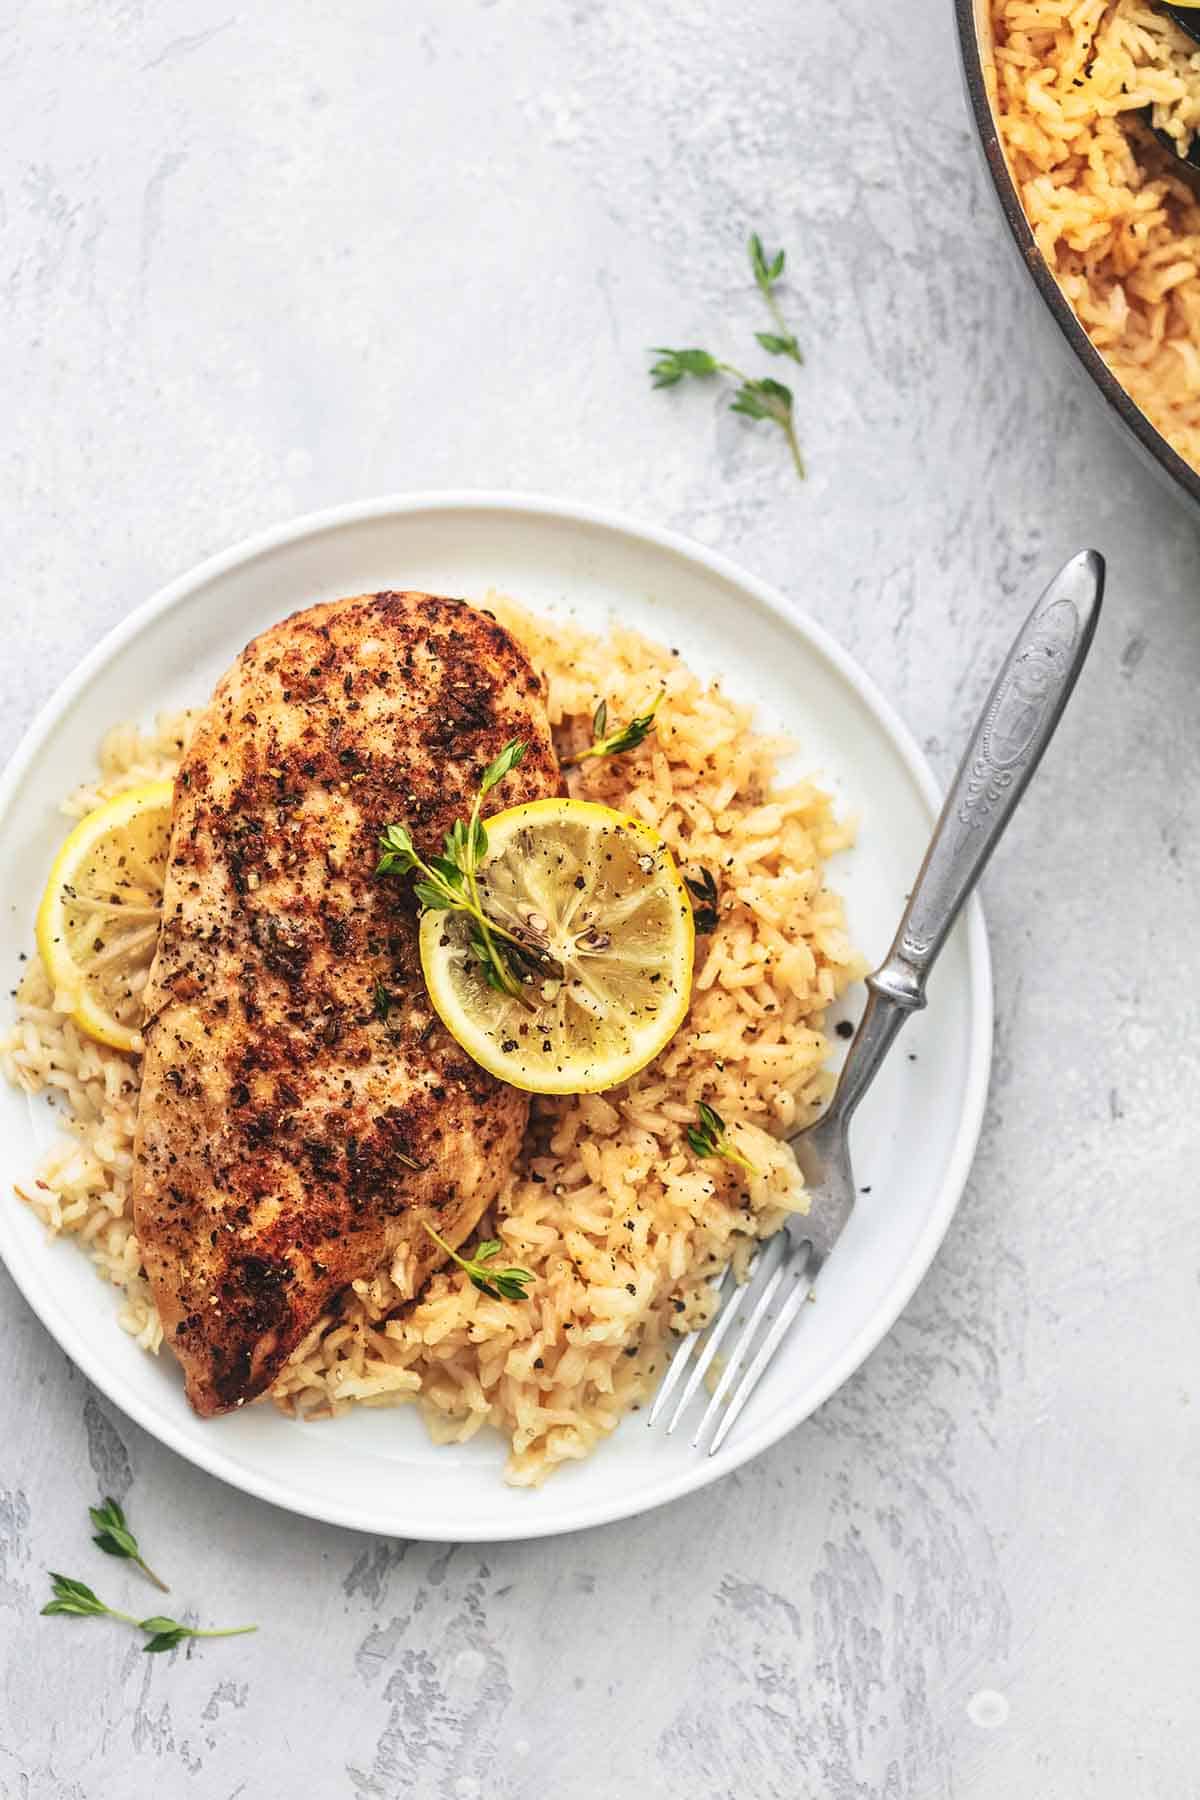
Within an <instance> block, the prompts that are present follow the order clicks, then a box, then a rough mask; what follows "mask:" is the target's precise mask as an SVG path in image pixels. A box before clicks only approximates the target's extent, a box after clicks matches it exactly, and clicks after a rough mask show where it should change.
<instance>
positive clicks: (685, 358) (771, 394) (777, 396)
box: [650, 232, 805, 480]
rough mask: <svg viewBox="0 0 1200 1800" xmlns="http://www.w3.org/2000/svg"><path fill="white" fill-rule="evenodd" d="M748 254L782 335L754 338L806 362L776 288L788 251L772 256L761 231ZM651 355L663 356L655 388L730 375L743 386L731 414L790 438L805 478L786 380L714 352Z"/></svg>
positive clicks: (654, 372)
mask: <svg viewBox="0 0 1200 1800" xmlns="http://www.w3.org/2000/svg"><path fill="white" fill-rule="evenodd" d="M749 250H750V267H751V269H752V270H753V273H754V280H755V284H756V286H757V287H758V290H759V292H760V293H761V294H762V296H763V299H764V300H765V301H766V303H767V308H768V310H769V311H770V314H771V318H772V319H773V321H774V323H775V324H776V326H777V327H778V330H777V331H756V332H755V334H754V335H755V338H756V340H757V342H758V343H759V344H760V345H761V346H762V348H763V349H764V350H767V351H769V352H770V354H771V355H772V356H789V357H791V359H792V361H793V362H796V363H802V362H803V361H804V357H803V355H802V354H801V351H800V346H799V344H798V343H797V342H796V339H795V336H794V335H793V333H792V332H790V331H789V330H788V328H787V325H786V323H785V322H784V318H783V315H782V313H781V312H780V310H779V302H778V300H777V299H776V298H775V293H774V289H775V286H776V284H777V283H778V282H779V281H780V280H781V278H782V276H783V269H784V263H785V261H786V257H785V253H784V252H783V251H782V250H779V251H777V252H776V254H775V255H774V256H773V257H769V256H768V255H767V253H766V251H765V250H764V249H763V244H762V239H761V238H760V237H759V235H758V233H757V232H754V233H752V235H751V237H750V242H749ZM651 355H653V356H656V357H657V358H658V361H657V362H655V363H653V364H652V365H651V368H650V379H651V382H652V383H653V385H654V386H655V387H656V388H668V387H674V386H675V384H676V383H677V382H679V381H682V380H683V379H684V377H685V376H688V375H692V376H695V377H697V378H699V379H700V380H705V379H708V378H711V377H712V376H714V375H726V376H729V377H730V379H731V380H733V381H736V382H737V384H738V385H737V389H736V391H735V393H734V396H733V399H732V400H731V401H730V403H729V410H730V412H735V413H741V414H742V415H743V416H744V417H745V418H747V419H765V420H766V421H767V422H768V423H769V424H772V425H777V426H778V427H779V429H780V430H781V431H782V433H783V435H784V437H785V438H786V440H787V446H788V449H789V450H790V451H791V455H792V461H793V463H794V464H795V466H796V473H797V475H799V476H800V479H801V480H803V479H804V473H805V470H804V458H803V456H802V455H801V452H800V442H799V439H798V438H797V436H796V422H795V418H794V416H793V398H792V390H791V389H790V388H789V387H785V386H784V384H783V382H782V381H776V380H774V378H773V377H772V376H770V375H762V376H751V375H747V374H746V373H745V371H744V370H743V369H739V368H738V367H737V365H736V363H731V362H725V361H723V360H722V359H721V358H720V357H716V356H714V355H713V354H712V352H711V351H710V350H698V349H685V350H671V349H667V348H666V347H664V346H656V347H655V348H654V349H653V350H652V351H651Z"/></svg>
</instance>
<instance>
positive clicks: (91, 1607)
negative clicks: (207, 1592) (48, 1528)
mask: <svg viewBox="0 0 1200 1800" xmlns="http://www.w3.org/2000/svg"><path fill="white" fill-rule="evenodd" d="M93 1510H94V1509H93ZM117 1554H118V1555H120V1554H121V1552H117ZM50 1580H51V1582H52V1583H53V1591H54V1598H53V1599H52V1600H48V1601H47V1602H46V1604H45V1606H43V1608H42V1612H43V1614H44V1615H49V1614H54V1613H65V1614H67V1615H68V1616H70V1617H71V1618H76V1619H119V1620H120V1621H121V1623H122V1624H123V1625H132V1626H133V1628H134V1630H135V1631H142V1632H144V1633H145V1634H146V1638H147V1640H148V1641H147V1642H146V1643H144V1644H143V1645H142V1649H143V1650H145V1651H148V1652H149V1653H151V1654H154V1653H155V1652H157V1651H160V1650H173V1649H174V1648H175V1646H176V1644H180V1643H182V1642H183V1640H184V1638H214V1637H245V1635H246V1634H247V1632H251V1631H257V1630H258V1626H257V1625H232V1626H227V1627H226V1628H224V1629H223V1630H215V1631H214V1630H209V1631H204V1630H201V1629H200V1628H199V1627H198V1626H195V1625H181V1624H180V1623H179V1621H178V1619H167V1618H163V1617H162V1616H161V1615H159V1614H155V1615H154V1616H153V1617H152V1618H149V1619H138V1618H135V1617H134V1615H133V1614H132V1613H127V1612H121V1611H119V1610H118V1608H117V1607H115V1606H106V1605H105V1603H104V1601H103V1600H101V1599H100V1597H99V1595H98V1594H95V1593H93V1592H92V1589H91V1588H90V1587H88V1586H87V1585H86V1584H85V1583H84V1582H82V1581H73V1580H72V1579H71V1577H70V1576H69V1575H57V1574H55V1572H54V1570H53V1569H52V1570H51V1571H50Z"/></svg>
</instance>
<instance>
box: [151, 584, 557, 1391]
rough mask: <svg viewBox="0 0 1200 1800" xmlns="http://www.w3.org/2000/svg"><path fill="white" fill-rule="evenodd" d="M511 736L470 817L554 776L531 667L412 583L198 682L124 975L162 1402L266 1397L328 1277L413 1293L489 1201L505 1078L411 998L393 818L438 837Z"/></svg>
mask: <svg viewBox="0 0 1200 1800" xmlns="http://www.w3.org/2000/svg"><path fill="white" fill-rule="evenodd" d="M514 737H519V738H524V739H526V740H527V741H528V743H529V750H528V753H527V755H526V757H525V760H524V761H523V762H522V763H521V764H520V765H519V766H518V768H517V769H516V770H514V771H513V773H512V775H511V776H510V777H509V778H508V780H507V781H506V782H505V783H504V785H503V787H502V788H501V789H499V790H497V791H496V792H495V793H494V794H492V795H491V796H490V797H489V808H488V809H489V810H493V811H494V810H498V809H499V808H500V807H505V806H512V805H516V804H518V803H520V802H522V801H526V800H534V799H538V798H540V797H542V796H543V795H548V794H553V793H557V792H559V791H560V788H561V779H560V775H559V770H558V765H557V762H556V760H555V756H554V750H553V747H552V745H551V741H550V729H549V725H548V722H547V717H546V708H545V704H544V697H543V693H542V687H541V682H540V680H539V678H538V677H537V676H536V675H535V674H534V672H533V669H532V668H531V667H530V665H529V663H528V662H527V660H526V659H525V657H524V655H523V654H522V652H521V651H520V650H519V649H518V648H517V646H516V645H515V644H514V642H513V641H512V639H511V638H510V637H509V635H508V633H507V632H505V631H504V630H503V629H502V628H501V627H500V626H499V625H498V624H497V623H496V621H495V620H494V619H493V618H492V617H491V616H490V615H489V614H487V613H482V612H477V611H475V610H474V609H473V608H471V607H469V606H467V605H465V604H463V603H461V602H459V601H455V600H445V599H438V598H435V597H434V596H432V595H429V594H418V593H382V594H366V595H361V596H359V597H358V598H356V599H348V600H337V601H333V602H331V603H329V604H327V605H321V606H314V607H311V608H310V609H309V610H308V611H306V612H300V613H297V614H295V615H294V616H293V617H292V618H290V619H286V620H284V621H283V623H282V624H279V625H276V626H274V627H273V628H272V629H271V630H270V631H267V632H264V634H263V635H262V636H261V637H259V638H256V639H255V640H254V642H253V643H251V644H250V645H249V647H248V648H247V649H246V650H245V651H243V653H242V655H241V656H240V657H239V658H238V660H237V662H236V663H235V664H234V666H233V668H232V669H230V671H229V673H228V674H227V675H226V676H224V678H223V679H222V680H221V682H220V683H219V685H218V687H217V690H216V693H215V694H214V696H213V699H212V702H211V704H210V705H209V707H208V709H207V711H206V712H205V713H204V715H203V717H202V718H201V720H200V722H199V724H198V726H197V729H196V732H195V735H194V737H193V739H192V741H191V745H190V747H189V749H188V752H187V755H186V756H185V758H184V762H183V765H182V767H181V769H180V772H179V775H178V777H177V780H176V784H175V804H174V814H173V821H172V831H171V848H170V856H169V862H168V867H167V877H166V888H165V893H164V896H163V918H162V928H161V932H160V937H159V943H158V950H157V954H156V957H155V960H154V963H153V966H152V968H151V971H150V977H149V983H148V987H147V995H146V1001H147V1018H146V1024H145V1027H144V1032H143V1036H144V1040H145V1054H144V1061H143V1070H142V1089H141V1101H140V1109H139V1113H138V1128H137V1140H136V1145H135V1176H134V1216H135V1219H136V1226H137V1235H138V1239H139V1242H140V1244H141V1248H142V1254H143V1258H144V1261H145V1266H146V1271H147V1273H148V1275H149V1278H150V1282H151V1285H152V1287H153V1289H154V1294H155V1298H156V1300H157V1303H158V1309H159V1312H160V1313H161V1315H162V1320H163V1326H164V1329H165V1332H166V1337H167V1340H168V1342H169V1343H170V1345H171V1347H172V1349H173V1350H174V1352H175V1355H176V1356H177V1357H178V1359H179V1361H180V1363H181V1364H182V1365H183V1371H184V1375H185V1378H186V1383H187V1393H188V1398H189V1400H190V1401H191V1403H192V1405H193V1406H194V1407H195V1409H196V1411H197V1412H198V1413H201V1414H203V1415H210V1414H214V1413H219V1412H223V1411H225V1410H227V1409H228V1408H230V1407H234V1406H240V1405H241V1404H242V1403H243V1402H245V1401H248V1400H252V1399H254V1398H255V1397H256V1396H257V1395H259V1394H261V1393H263V1392H264V1391H265V1389H267V1388H268V1387H269V1386H270V1384H271V1382H272V1380H273V1379H274V1377H275V1376H276V1374H277V1373H278V1372H279V1369H280V1367H281V1366H282V1364H283V1363H284V1362H285V1361H286V1360H287V1358H288V1357H289V1356H290V1355H291V1353H292V1351H293V1350H294V1349H295V1348H296V1346H297V1345H298V1344H299V1343H300V1341H301V1339H302V1338H303V1337H304V1336H305V1334H306V1333H307V1332H308V1331H309V1330H310V1329H311V1328H312V1327H313V1326H314V1325H315V1324H316V1323H317V1321H318V1320H319V1319H320V1318H321V1316H322V1315H323V1314H324V1313H325V1312H326V1311H327V1310H328V1308H329V1307H330V1304H331V1303H332V1302H333V1300H334V1297H335V1296H336V1295H337V1294H338V1293H339V1291H340V1290H341V1289H343V1288H345V1287H346V1286H347V1285H348V1284H349V1283H350V1282H351V1281H354V1280H356V1279H357V1278H359V1277H370V1276H372V1275H374V1274H376V1273H377V1272H378V1271H379V1270H381V1269H386V1268H391V1269H392V1271H393V1278H394V1279H397V1280H398V1281H399V1283H400V1285H401V1286H402V1288H403V1289H404V1291H406V1292H407V1293H409V1294H415V1293H417V1291H418V1290H419V1289H420V1287H421V1286H422V1284H423V1283H424V1281H425V1280H426V1279H427V1277H428V1276H429V1274H430V1273H431V1272H432V1270H433V1268H434V1267H436V1266H437V1264H438V1263H440V1262H441V1261H442V1260H443V1258H442V1253H441V1252H440V1251H439V1250H438V1249H437V1247H436V1245H435V1244H434V1243H433V1241H432V1239H431V1238H430V1237H429V1235H428V1233H427V1232H426V1231H425V1230H424V1229H423V1226H422V1221H423V1220H428V1221H429V1222H430V1223H431V1224H432V1225H433V1226H434V1227H435V1229H437V1230H438V1231H439V1232H440V1233H441V1235H442V1236H443V1237H445V1238H446V1240H447V1242H449V1243H450V1244H452V1245H454V1246H456V1247H457V1245H458V1244H459V1243H461V1242H462V1241H463V1239H464V1238H466V1237H467V1236H468V1235H469V1234H470V1232H471V1231H472V1230H473V1229H474V1227H475V1225H476V1223H477V1221H478V1219H479V1217H480V1214H481V1213H482V1212H483V1211H484V1210H485V1208H486V1207H487V1206H488V1205H489V1204H490V1203H491V1201H492V1200H493V1199H494V1198H495V1196H496V1194H497V1192H498V1190H499V1188H500V1185H501V1182H502V1180H503V1178H504V1175H505V1173H506V1171H507V1170H508V1168H509V1167H510V1165H511V1163H512V1161H513V1158H514V1156H515V1153H516V1151H517V1148H518V1146H519V1143H520V1140H521V1135H522V1133H523V1131H524V1128H525V1123H526V1117H527V1108H528V1101H527V1099H526V1097H525V1095H523V1094H521V1093H518V1092H517V1091H516V1090H515V1089H513V1088H509V1087H505V1086H504V1085H503V1084H502V1083H500V1082H498V1081H496V1080H494V1079H493V1078H492V1077H491V1076H490V1075H487V1074H485V1073H484V1072H483V1070H481V1069H480V1068H479V1067H478V1066H477V1065H476V1064H475V1063H473V1062H471V1061H470V1059H469V1058H468V1057H467V1056H466V1055H465V1053H464V1052H463V1051H461V1050H460V1049H459V1047H458V1045H457V1044H455V1043H454V1041H453V1040H452V1039H451V1038H450V1037H449V1036H448V1034H447V1033H446V1032H445V1031H444V1030H443V1028H442V1026H441V1024H440V1023H439V1021H438V1020H437V1018H436V1016H435V1015H434V1013H433V1010H432V1008H431V1006H430V1004H429V1000H428V996H427V995H426V992H425V987H424V984H423V981H422V978H421V971H420V965H419V962H418V958H417V947H416V914H415V910H414V903H413V900H412V896H411V892H410V884H409V882H408V881H407V880H396V879H394V878H392V879H379V878H377V877H376V876H375V874H374V869H375V865H376V862H377V860H378V855H379V852H378V847H377V843H376V840H377V837H378V834H379V831H380V830H381V828H382V827H383V826H385V825H387V824H389V823H391V822H392V821H394V820H403V821H404V822H405V823H406V824H407V825H408V826H409V828H410V829H411V831H412V833H413V837H414V840H415V841H416V844H417V847H418V849H419V850H421V852H422V853H423V854H425V855H428V854H429V853H430V852H434V853H436V852H438V851H440V849H441V843H442V837H443V835H444V833H445V832H446V831H447V830H448V829H449V828H450V826H451V825H452V823H453V821H454V819H455V818H456V817H458V816H459V815H464V816H465V814H466V813H467V811H468V810H469V808H470V804H471V801H472V798H473V796H474V793H475V791H476V787H477V784H478V780H479V776H480V775H481V773H482V772H483V769H484V768H485V767H486V765H487V764H488V763H489V762H490V761H491V759H492V758H493V757H494V756H495V755H496V753H497V751H499V750H500V748H501V747H502V746H503V745H504V744H505V743H506V742H507V741H508V740H509V739H510V738H514Z"/></svg>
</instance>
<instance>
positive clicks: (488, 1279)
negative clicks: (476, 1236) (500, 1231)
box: [421, 1219, 533, 1300]
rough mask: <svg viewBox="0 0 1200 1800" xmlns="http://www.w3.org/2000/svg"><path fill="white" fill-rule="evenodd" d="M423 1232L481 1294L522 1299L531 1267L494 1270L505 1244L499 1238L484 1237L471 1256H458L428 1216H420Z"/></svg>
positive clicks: (531, 1273)
mask: <svg viewBox="0 0 1200 1800" xmlns="http://www.w3.org/2000/svg"><path fill="white" fill-rule="evenodd" d="M421 1223H422V1225H424V1227H425V1229H426V1231H427V1232H428V1233H429V1235H430V1237H431V1238H432V1239H433V1241H434V1243H435V1244H436V1245H437V1246H438V1248H439V1249H440V1250H444V1251H445V1252H446V1255H447V1256H448V1257H450V1259H451V1261H453V1262H456V1263H457V1264H458V1266H459V1268H460V1269H461V1270H462V1271H463V1273H464V1274H465V1275H466V1277H467V1279H468V1280H469V1281H470V1282H471V1284H472V1286H474V1287H477V1288H478V1289H479V1291H480V1293H481V1294H487V1295H489V1296H490V1298H491V1299H493V1300H524V1298H525V1288H526V1285H527V1284H528V1283H529V1282H531V1281H532V1280H533V1271H532V1270H531V1269H517V1268H513V1269H497V1268H496V1267H495V1266H494V1265H495V1260H496V1258H497V1257H498V1256H499V1254H500V1252H501V1250H503V1248H504V1246H503V1244H502V1243H501V1242H500V1239H499V1238H484V1239H483V1241H482V1242H481V1243H478V1244H476V1246H475V1254H474V1256H460V1255H459V1254H458V1251H457V1250H452V1249H451V1248H450V1246H449V1244H448V1243H447V1242H446V1240H445V1238H443V1237H439V1236H438V1234H437V1232H436V1231H435V1230H434V1229H433V1226H432V1225H431V1224H430V1223H429V1221H428V1220H427V1219H422V1221H421Z"/></svg>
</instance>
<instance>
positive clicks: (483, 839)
mask: <svg viewBox="0 0 1200 1800" xmlns="http://www.w3.org/2000/svg"><path fill="white" fill-rule="evenodd" d="M528 748H529V745H528V744H527V743H526V742H525V741H524V740H523V739H521V738H513V739H512V740H511V741H510V742H509V743H507V744H505V746H504V748H503V749H502V750H501V752H500V754H499V756H497V757H495V758H494V760H493V761H492V762H490V763H489V764H488V766H487V768H486V769H485V770H484V772H483V774H482V776H481V777H480V781H479V786H478V788H477V790H476V793H475V799H474V802H473V804H472V807H471V816H470V818H469V819H467V820H466V821H464V820H462V819H456V820H455V821H454V824H453V826H452V827H451V829H450V830H449V831H448V832H447V833H446V836H445V839H444V841H443V842H444V851H445V854H444V855H442V856H431V857H430V858H429V860H428V861H426V860H425V858H424V857H422V856H421V855H420V853H419V851H418V850H417V848H416V846H415V844H414V843H413V840H412V833H411V832H410V831H409V829H408V827H407V825H404V824H395V825H387V826H385V827H384V829H383V830H382V831H381V832H380V834H379V849H380V852H381V854H380V857H379V861H378V862H377V863H376V865H375V873H376V875H377V876H386V875H411V874H416V875H419V876H420V877H421V879H420V880H419V881H415V882H414V883H413V893H414V894H415V895H416V897H417V899H418V901H419V902H420V904H421V906H422V907H423V908H424V909H425V910H426V911H427V912H461V913H466V914H467V916H468V917H469V918H470V920H471V943H472V946H473V947H474V949H475V952H476V955H477V956H478V957H479V961H480V965H481V967H482V969H483V973H484V976H485V978H486V979H487V981H488V983H489V985H490V986H492V987H494V988H498V989H499V990H500V992H501V993H504V994H508V995H510V996H511V997H512V998H513V999H515V1000H520V1001H521V1002H522V1004H523V1005H526V1006H528V1005H531V1004H532V1003H531V1002H530V1000H529V998H528V996H527V994H526V992H525V983H526V977H527V962H528V959H529V954H530V953H529V951H528V950H527V949H526V947H525V946H524V945H523V944H522V943H521V942H520V940H519V939H518V938H516V937H514V936H513V934H512V932H510V931H507V930H505V928H504V927H503V926H502V925H498V924H497V923H496V921H495V920H494V919H489V918H488V916H487V914H486V913H485V912H484V909H483V902H482V900H481V898H480V894H479V879H478V876H479V865H480V863H481V862H482V861H483V859H484V858H485V857H486V855H487V850H488V836H487V831H486V829H485V828H484V824H483V820H482V819H481V818H480V816H479V809H480V806H481V805H482V803H483V800H484V797H485V796H486V795H487V794H490V793H491V791H492V789H493V788H495V787H498V786H499V785H500V783H501V782H502V781H503V780H504V779H505V777H506V776H507V775H509V774H510V773H511V772H512V770H513V769H515V768H516V767H517V765H518V764H519V763H520V762H521V761H522V759H523V757H524V756H525V753H526V751H527V750H528ZM389 1003H390V1001H389ZM378 1007H379V995H378V992H377V993H376V1010H377V1011H378ZM380 1016H381V1017H386V1013H385V1014H381V1015H380Z"/></svg>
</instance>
